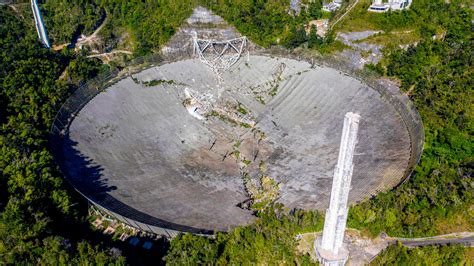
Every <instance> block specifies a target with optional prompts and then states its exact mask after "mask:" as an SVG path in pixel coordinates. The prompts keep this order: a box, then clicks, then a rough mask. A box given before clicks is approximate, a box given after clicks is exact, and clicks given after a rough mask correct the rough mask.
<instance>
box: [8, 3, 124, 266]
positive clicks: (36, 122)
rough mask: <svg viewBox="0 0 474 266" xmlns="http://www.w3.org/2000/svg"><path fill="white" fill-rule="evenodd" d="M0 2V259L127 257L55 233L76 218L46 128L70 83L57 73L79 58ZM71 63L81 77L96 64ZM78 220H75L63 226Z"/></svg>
mask: <svg viewBox="0 0 474 266" xmlns="http://www.w3.org/2000/svg"><path fill="white" fill-rule="evenodd" d="M24 28H25V25H24V24H23V22H22V21H21V20H20V19H19V18H18V17H16V16H14V15H13V14H12V13H11V11H10V10H9V8H8V7H5V6H0V65H1V66H2V67H1V68H0V72H1V74H0V99H1V105H0V114H1V128H0V132H1V133H0V169H1V175H0V196H1V200H0V263H18V262H23V263H31V264H36V263H44V264H58V263H60V262H66V261H68V262H77V263H86V262H89V263H109V262H116V263H119V264H121V263H123V258H120V257H119V258H112V257H110V256H109V255H108V254H107V253H106V252H104V251H99V250H98V249H97V248H93V247H92V246H91V245H90V244H88V243H87V242H82V241H81V242H77V243H75V242H70V241H69V240H68V239H66V238H64V237H62V236H60V235H57V232H55V231H57V227H55V226H54V223H56V224H61V221H63V222H64V221H66V220H65V217H70V219H69V220H74V217H73V216H74V211H73V210H71V208H70V206H71V204H72V202H71V198H70V196H69V195H68V193H67V191H66V190H65V188H64V186H63V182H62V178H61V176H60V174H59V173H58V171H57V170H56V167H55V164H54V161H53V158H52V156H51V154H50V152H49V150H48V147H47V140H48V133H49V127H50V125H51V122H52V119H53V117H54V115H55V112H56V111H57V109H58V107H59V105H60V104H61V103H62V101H63V100H64V99H65V97H67V95H68V94H69V92H70V91H71V86H74V85H73V84H70V83H67V82H66V81H64V80H60V79H58V77H59V76H60V75H61V73H62V72H63V71H65V70H66V69H69V67H68V65H69V64H71V65H73V64H74V62H78V60H79V61H80V60H85V59H75V58H74V57H72V56H71V55H68V54H67V53H65V54H61V53H60V54H55V53H52V52H50V51H49V50H47V49H44V48H42V47H41V46H40V44H39V42H38V41H37V40H36V33H35V32H34V31H31V32H27V31H25V30H24ZM87 65H88V66H89V68H88V69H87V70H84V69H83V68H82V67H76V68H75V69H74V68H71V69H69V70H68V71H70V72H71V73H72V72H74V73H76V74H74V75H76V76H78V77H79V78H80V79H87V78H89V77H90V76H93V75H95V74H96V73H97V71H98V68H97V67H94V66H97V65H96V63H93V62H90V64H87ZM67 225H69V226H71V227H73V226H74V223H69V222H68V223H66V224H62V226H67Z"/></svg>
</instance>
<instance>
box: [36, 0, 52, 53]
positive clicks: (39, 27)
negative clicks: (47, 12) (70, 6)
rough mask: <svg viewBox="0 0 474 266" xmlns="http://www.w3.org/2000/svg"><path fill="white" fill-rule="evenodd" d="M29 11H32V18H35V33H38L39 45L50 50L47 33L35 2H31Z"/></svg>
mask: <svg viewBox="0 0 474 266" xmlns="http://www.w3.org/2000/svg"><path fill="white" fill-rule="evenodd" d="M31 9H32V10H33V16H34V18H35V26H36V32H38V38H39V39H40V41H41V43H42V44H43V45H44V46H45V47H47V48H51V44H50V43H49V39H48V33H47V32H46V27H45V26H44V22H43V17H42V16H41V11H40V9H39V6H38V1H37V0H31Z"/></svg>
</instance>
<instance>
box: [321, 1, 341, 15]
mask: <svg viewBox="0 0 474 266" xmlns="http://www.w3.org/2000/svg"><path fill="white" fill-rule="evenodd" d="M341 4H342V0H334V1H332V2H329V3H327V4H323V10H324V11H326V12H333V11H336V10H338V9H339V8H340V7H341Z"/></svg>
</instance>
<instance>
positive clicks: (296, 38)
mask: <svg viewBox="0 0 474 266" xmlns="http://www.w3.org/2000/svg"><path fill="white" fill-rule="evenodd" d="M288 2H289V1H283V0H278V1H270V0H268V1H267V0H259V1H253V0H252V1H251V0H238V1H227V0H211V1H192V0H189V1H188V0H184V1H171V0H163V1H152V0H147V1H118V0H74V1H65V0H50V1H46V3H44V4H42V5H41V9H42V11H43V12H44V14H43V15H44V18H45V24H46V25H47V28H48V32H49V34H50V38H51V40H52V41H53V43H54V44H57V45H59V44H63V43H70V42H73V41H74V39H75V38H77V36H78V35H79V34H85V35H90V34H92V32H94V31H95V30H96V29H97V27H98V24H100V23H101V22H103V28H102V29H101V31H100V32H99V36H100V37H101V38H103V39H104V47H103V48H104V49H114V48H127V49H130V50H131V51H133V52H134V56H139V55H145V54H150V53H154V52H157V51H158V50H159V48H160V47H161V46H162V45H163V44H165V43H166V42H167V41H168V40H169V39H170V38H171V36H172V35H173V34H174V33H175V32H176V30H177V28H178V26H179V25H181V24H182V23H183V21H184V20H185V19H186V18H187V17H188V16H189V15H190V14H191V12H192V8H193V7H194V6H195V5H197V4H198V3H200V4H201V5H203V6H206V7H207V8H209V9H210V10H212V11H214V12H215V13H216V14H218V15H220V16H222V17H223V18H225V19H226V21H228V22H229V23H230V24H232V25H234V26H235V27H236V28H237V29H238V30H239V31H240V32H241V33H242V34H243V35H246V36H248V37H249V38H250V39H251V40H252V41H254V42H255V43H257V44H259V45H261V46H263V47H270V46H274V45H283V46H284V47H286V48H288V49H293V48H296V47H303V48H304V49H311V50H312V51H317V50H321V49H322V47H323V46H324V45H326V46H331V45H335V44H334V43H333V42H334V38H333V37H334V36H333V33H330V34H329V37H328V38H326V39H324V40H323V39H321V38H319V37H317V36H315V34H314V32H315V29H312V33H309V34H306V32H305V31H304V28H303V25H304V24H305V23H307V22H308V21H310V20H313V19H318V18H321V17H322V16H327V14H323V13H322V11H321V4H322V2H320V1H311V3H309V2H305V3H307V8H303V11H302V12H301V13H300V14H299V15H296V14H292V13H291V12H288V8H287V7H288V5H289V3H288ZM463 2H464V1H451V4H448V3H445V1H443V0H434V1H428V0H420V1H419V2H418V3H416V5H414V8H413V10H410V11H404V12H399V13H396V12H393V13H388V14H383V15H382V14H381V15H380V16H377V17H375V18H374V19H375V20H377V22H380V23H382V24H383V25H395V26H396V28H398V27H399V28H403V27H405V26H406V25H414V24H415V25H417V30H419V31H420V33H422V34H421V36H422V40H421V41H420V42H419V43H417V45H412V46H410V47H408V48H407V49H400V48H398V47H390V49H387V50H386V51H385V59H384V60H383V61H382V62H381V63H379V64H378V65H377V66H374V67H373V68H374V69H375V70H376V71H377V72H378V73H379V74H380V75H384V76H385V77H388V78H392V79H397V80H400V82H401V89H402V90H403V91H404V92H405V93H406V94H407V95H409V97H410V99H411V100H412V101H413V103H414V104H415V106H416V107H417V109H418V111H419V112H420V115H421V117H422V119H423V123H424V129H425V134H426V140H425V146H424V152H423V156H422V158H421V161H420V163H419V164H418V166H417V167H416V168H415V170H414V173H413V174H412V176H411V178H410V179H409V180H408V181H407V182H405V183H404V184H402V185H400V186H399V187H397V188H396V189H394V190H392V191H388V192H385V193H381V194H379V195H377V196H376V197H374V198H372V199H368V200H367V201H365V202H362V203H360V204H358V205H355V206H352V207H351V209H350V213H349V220H348V226H349V227H351V228H356V229H359V230H360V231H362V232H363V233H366V234H368V235H371V236H377V235H378V234H380V233H381V232H385V233H387V234H388V235H390V236H403V237H419V236H429V235H437V234H444V233H450V232H455V231H473V229H474V207H473V206H474V198H473V196H474V195H473V191H474V182H473V179H472V178H473V176H472V172H473V168H474V158H473V144H472V143H474V141H473V139H472V133H473V123H472V122H473V110H474V109H473V108H472V106H473V100H474V99H473V87H474V84H473V78H474V72H473V67H472V59H473V54H472V22H471V20H472V10H471V9H470V8H469V7H468V6H465V5H462V3H463ZM27 16H29V17H27ZM25 17H26V18H27V19H26V18H25ZM30 17H31V13H28V11H26V12H21V10H20V11H19V12H18V11H14V10H13V9H11V8H9V7H7V6H0V124H1V127H0V131H1V134H0V149H1V153H0V169H1V172H0V262H1V263H2V264H3V263H5V264H15V263H17V262H23V263H24V264H101V265H103V264H117V265H122V264H125V263H126V262H128V263H132V262H143V260H142V259H143V258H140V256H137V255H133V254H131V253H130V252H127V250H125V249H123V250H122V254H117V253H116V252H112V251H113V249H112V248H114V247H116V246H118V245H119V244H117V243H116V242H113V241H112V240H110V239H108V238H107V237H104V236H102V235H100V234H98V233H96V232H94V231H92V230H91V229H90V226H89V225H88V223H87V204H86V203H85V202H84V200H83V199H82V198H81V197H80V196H79V195H77V193H76V192H74V191H73V190H72V189H71V188H70V187H69V186H68V185H67V184H66V183H65V182H64V181H63V179H62V176H61V174H60V172H59V170H58V167H57V165H56V164H55V162H54V160H53V157H52V155H51V153H50V151H49V147H48V136H49V128H50V126H51V123H52V119H53V118H54V115H55V113H56V112H57V110H58V109H59V107H60V106H61V104H62V103H63V102H64V101H65V100H66V99H67V97H68V96H69V95H70V94H71V93H72V92H73V91H74V90H75V89H77V87H78V86H79V84H81V83H82V82H84V81H87V80H89V79H91V78H93V77H95V76H97V75H98V74H100V73H102V72H104V71H107V69H108V68H109V66H108V65H104V64H102V62H101V61H99V60H96V59H88V58H86V57H84V55H85V54H86V51H84V52H82V53H74V52H73V51H72V50H69V49H66V48H64V49H62V50H60V51H58V52H53V51H50V50H47V49H44V48H42V47H41V45H40V43H39V42H38V41H37V35H36V32H35V31H34V28H33V26H32V25H33V24H32V22H31V18H30ZM384 23H385V24H384ZM387 27H388V26H387ZM387 30H391V28H387ZM433 35H436V36H439V37H437V38H433ZM257 216H258V219H257V221H256V222H255V224H253V225H250V226H247V227H239V228H236V229H235V230H232V231H231V232H229V233H218V234H217V235H216V236H215V237H213V238H208V237H203V236H196V235H191V234H182V235H180V236H178V237H176V238H174V239H173V240H172V241H171V242H170V244H169V245H170V246H169V249H168V251H167V255H166V256H165V258H164V259H165V262H166V263H168V264H178V265H180V264H188V265H189V264H219V265H224V264H230V263H234V264H247V263H250V264H251V263H254V264H271V263H275V264H300V265H309V264H311V262H310V259H309V256H306V255H301V254H296V253H295V247H296V244H297V241H296V239H295V236H296V234H298V233H304V232H313V231H320V230H321V229H322V226H323V221H324V216H323V214H322V213H319V212H309V211H302V210H288V209H286V208H284V207H283V206H281V205H278V204H275V205H273V206H271V207H269V208H268V209H266V210H263V211H260V212H258V213H257ZM463 252H464V250H463V248H461V247H457V246H447V247H425V248H416V249H408V248H405V247H401V246H391V247H389V248H388V249H387V250H385V251H384V252H383V253H382V254H381V255H380V256H379V257H378V258H377V259H376V260H375V261H374V262H373V263H374V265H380V264H391V265H393V264H402V265H406V264H408V263H410V262H413V261H415V262H416V263H415V264H422V265H423V264H424V265H447V264H450V265H452V264H461V263H463V262H464V261H463V260H464V255H463V254H464V253H463ZM137 257H138V258H137ZM471 257H472V256H471ZM425 262H429V263H425Z"/></svg>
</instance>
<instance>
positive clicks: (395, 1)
mask: <svg viewBox="0 0 474 266" xmlns="http://www.w3.org/2000/svg"><path fill="white" fill-rule="evenodd" d="M411 3H412V0H387V2H383V1H382V0H374V1H373V2H372V5H370V7H369V9H368V11H371V12H387V11H389V10H393V11H396V10H403V9H406V8H408V7H409V6H410V5H411Z"/></svg>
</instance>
